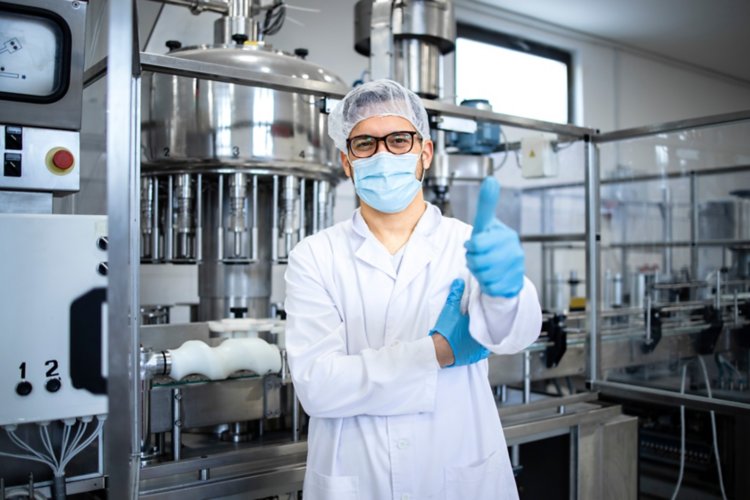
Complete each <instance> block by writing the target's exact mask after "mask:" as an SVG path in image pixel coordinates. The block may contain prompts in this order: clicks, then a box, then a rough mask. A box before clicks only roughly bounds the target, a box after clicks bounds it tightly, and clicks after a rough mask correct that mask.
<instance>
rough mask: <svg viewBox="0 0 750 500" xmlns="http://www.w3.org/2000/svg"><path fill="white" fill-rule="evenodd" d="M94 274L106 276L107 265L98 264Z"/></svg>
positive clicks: (104, 263)
mask: <svg viewBox="0 0 750 500" xmlns="http://www.w3.org/2000/svg"><path fill="white" fill-rule="evenodd" d="M96 272H98V273H99V274H101V275H102V276H106V275H107V272H109V265H108V264H107V263H106V262H100V263H99V265H98V266H96Z"/></svg>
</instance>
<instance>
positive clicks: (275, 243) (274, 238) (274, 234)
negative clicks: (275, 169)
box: [271, 175, 279, 262]
mask: <svg viewBox="0 0 750 500" xmlns="http://www.w3.org/2000/svg"><path fill="white" fill-rule="evenodd" d="M271 261H272V262H278V261H279V176H278V175H274V176H273V211H272V213H271Z"/></svg>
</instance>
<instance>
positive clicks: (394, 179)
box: [352, 152, 422, 214]
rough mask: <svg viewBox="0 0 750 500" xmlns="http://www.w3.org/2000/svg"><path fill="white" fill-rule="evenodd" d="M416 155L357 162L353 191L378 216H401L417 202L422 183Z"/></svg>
mask: <svg viewBox="0 0 750 500" xmlns="http://www.w3.org/2000/svg"><path fill="white" fill-rule="evenodd" d="M418 159H419V155H418V154H416V153H406V154H402V155H394V154H391V153H385V152H383V153H378V154H376V155H373V156H370V157H369V158H362V159H359V160H354V161H353V162H352V167H353V170H354V189H355V191H356V192H357V195H358V196H359V197H360V199H361V200H362V201H364V202H365V203H367V204H368V205H369V206H371V207H372V208H374V209H375V210H377V211H379V212H385V213H387V214H394V213H397V212H401V211H402V210H404V209H405V208H406V207H408V206H409V204H410V203H411V202H412V200H414V197H415V196H416V195H417V192H418V191H419V190H420V189H421V188H422V183H421V182H420V181H419V180H417V178H416V169H417V160H418Z"/></svg>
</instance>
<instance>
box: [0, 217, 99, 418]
mask: <svg viewBox="0 0 750 500" xmlns="http://www.w3.org/2000/svg"><path fill="white" fill-rule="evenodd" d="M106 236H107V219H106V217H104V216H88V215H46V214H45V215H18V214H0V339H2V342H3V346H2V348H0V400H2V405H0V425H9V424H23V423H30V422H43V421H49V420H58V419H65V418H72V417H78V416H85V415H101V414H106V413H107V396H106V386H105V385H104V384H105V382H104V378H103V377H104V375H103V374H104V373H105V370H106V366H105V363H104V360H106V356H107V353H106V328H105V326H106V320H107V317H106V314H105V312H104V311H105V310H106V306H105V304H104V299H105V296H106V287H107V278H106V269H105V267H106V262H107V251H106V248H107V241H106ZM71 346H73V347H71ZM91 374H95V375H94V376H93V377H92V376H91ZM102 389H104V392H103V393H102Z"/></svg>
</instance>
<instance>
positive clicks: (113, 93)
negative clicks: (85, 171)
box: [103, 0, 141, 499]
mask: <svg viewBox="0 0 750 500" xmlns="http://www.w3.org/2000/svg"><path fill="white" fill-rule="evenodd" d="M134 10H135V9H134V2H133V1H132V0H130V1H119V2H109V3H108V12H107V14H108V16H107V17H108V19H109V33H108V38H107V51H108V55H107V58H108V61H109V66H108V70H107V77H106V78H107V80H106V83H107V90H106V114H105V120H106V126H105V133H106V158H107V217H108V220H107V223H108V233H109V235H108V236H109V243H110V244H109V247H108V261H109V264H110V265H109V269H110V271H109V275H108V280H107V305H108V307H107V316H108V325H107V326H108V328H107V331H108V332H109V339H108V342H107V350H108V352H107V353H106V356H107V360H108V363H107V367H108V375H107V393H108V395H110V397H109V416H108V419H107V426H108V428H109V429H110V430H113V432H107V433H106V436H107V439H106V447H107V449H108V450H112V451H114V450H117V451H118V452H113V453H108V454H107V455H108V457H107V467H106V470H107V471H108V473H109V481H108V490H109V494H110V496H111V498H113V499H117V498H127V499H130V498H133V497H134V496H135V495H136V492H137V483H136V481H135V480H137V471H135V469H136V467H137V465H138V460H137V459H135V458H134V457H137V454H138V453H137V452H138V446H139V443H140V433H139V428H138V425H139V422H138V408H137V404H138V398H139V395H138V393H137V392H136V391H138V389H139V387H140V384H139V377H138V374H137V371H138V370H134V369H133V365H134V363H135V362H136V360H137V359H138V353H139V347H140V346H139V341H140V338H139V328H138V321H134V320H133V321H131V318H134V317H135V315H136V314H137V313H138V286H137V285H138V262H139V261H140V252H139V237H138V236H139V230H138V225H139V224H138V216H139V214H138V205H139V204H138V203H137V199H138V195H139V190H138V179H139V177H140V154H141V152H140V146H139V143H138V137H139V136H140V134H139V133H138V127H139V126H140V100H139V97H140V88H141V85H140V80H139V78H138V77H136V76H134V73H133V72H134V70H135V69H136V68H135V67H134V64H133V62H134V61H133V56H134V51H133V49H134V37H133V34H134V31H135V30H134V23H133V21H134ZM134 200H136V201H135V203H134ZM134 232H135V234H133V233H134ZM134 345H135V346H136V347H135V349H134V348H133V346H134ZM103 355H105V354H104V353H103Z"/></svg>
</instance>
